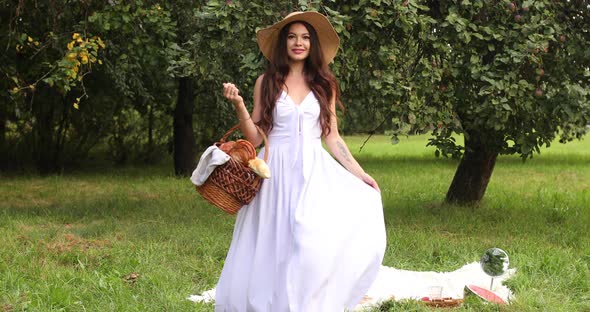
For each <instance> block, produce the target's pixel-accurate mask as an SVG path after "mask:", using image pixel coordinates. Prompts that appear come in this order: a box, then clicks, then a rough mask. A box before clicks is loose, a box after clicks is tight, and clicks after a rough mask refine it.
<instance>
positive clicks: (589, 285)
mask: <svg viewBox="0 0 590 312" xmlns="http://www.w3.org/2000/svg"><path fill="white" fill-rule="evenodd" d="M346 139H347V141H348V143H349V146H350V148H351V150H352V151H353V153H355V155H356V156H357V159H358V160H359V162H360V163H361V164H362V165H363V167H364V168H365V170H366V171H367V172H369V173H370V174H372V175H373V176H374V177H375V179H376V180H377V181H378V182H379V184H380V186H381V189H382V193H383V201H384V209H385V216H386V225H387V233H388V247H387V251H386V255H385V259H384V264H385V265H388V266H393V267H396V268H400V269H407V270H428V271H431V270H434V271H452V270H455V269H458V268H460V267H461V266H462V265H464V264H466V263H469V262H473V261H477V260H478V259H479V257H480V256H481V254H482V253H483V251H484V250H485V249H487V248H489V247H492V246H495V247H500V248H502V249H504V250H506V251H507V252H508V253H509V255H510V260H511V267H513V268H516V269H517V270H518V272H517V274H516V276H515V277H514V278H512V279H511V280H509V281H508V285H509V287H510V288H511V289H512V291H513V292H514V294H515V296H516V300H515V301H514V302H513V303H512V304H511V305H509V306H506V307H501V308H498V307H496V306H492V305H483V304H477V303H470V304H466V305H464V306H463V307H462V308H460V309H457V310H458V311H482V310H488V311H499V310H501V311H590V268H589V267H590V236H589V235H588V233H587V232H588V229H589V228H590V226H589V224H590V141H589V140H588V139H587V140H585V141H576V142H572V143H568V144H567V145H561V144H556V145H555V146H553V147H551V148H550V149H547V150H542V154H541V155H536V156H535V157H534V158H533V159H532V160H529V161H527V162H524V163H523V162H522V161H521V160H520V159H519V158H518V157H513V156H511V157H501V158H500V159H499V161H498V163H497V165H496V169H495V171H494V174H493V176H492V180H491V182H490V185H489V187H488V190H487V193H486V196H485V199H484V201H483V202H482V203H481V205H480V206H479V207H477V208H473V207H456V206H449V205H444V204H442V201H443V199H444V196H445V192H446V190H447V187H448V186H449V184H450V182H451V180H452V178H453V174H454V171H455V168H456V166H457V161H455V160H450V159H436V158H434V156H433V149H431V148H425V147H424V145H425V144H426V142H427V137H426V136H416V137H410V138H401V141H400V143H399V144H397V145H391V144H390V143H389V138H388V137H385V136H377V137H374V138H372V139H371V140H370V141H369V142H368V143H367V145H366V146H365V147H364V149H363V150H362V151H361V152H359V146H360V145H361V144H362V142H363V141H364V139H365V137H361V136H359V137H348V138H346ZM171 171H172V170H171V168H170V165H169V164H165V165H161V166H157V167H156V166H154V167H125V168H111V167H105V168H98V169H93V170H86V171H83V172H72V173H68V174H65V175H61V176H49V177H39V176H30V175H29V176H0V236H1V237H2V238H1V243H0V244H1V245H0V307H1V310H0V311H2V312H5V311H24V310H26V311H211V310H212V306H211V305H204V304H194V303H192V302H190V301H188V300H186V297H187V296H188V295H190V294H195V293H200V292H201V291H203V290H207V289H209V288H211V287H213V286H214V285H215V282H216V281H217V277H218V275H219V273H220V271H221V268H222V265H223V260H224V258H225V255H226V252H227V248H228V246H229V242H230V239H231V234H232V227H233V222H234V218H233V217H231V216H228V215H225V214H223V213H222V212H220V211H218V210H216V209H215V208H213V207H211V206H209V205H208V204H206V203H204V201H203V200H201V199H200V198H199V197H198V195H197V193H196V192H195V190H194V188H193V187H192V186H191V184H190V181H189V180H188V179H186V178H183V179H178V178H176V177H174V176H172V175H171ZM380 310H381V311H405V310H411V311H421V310H423V311H430V309H429V308H426V307H425V306H423V305H421V304H420V303H418V302H399V303H394V302H389V303H386V304H384V305H383V306H382V307H381V309H380Z"/></svg>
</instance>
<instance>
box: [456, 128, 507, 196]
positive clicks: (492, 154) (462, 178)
mask: <svg viewBox="0 0 590 312" xmlns="http://www.w3.org/2000/svg"><path fill="white" fill-rule="evenodd" d="M497 157H498V152H497V151H495V150H493V149H490V148H489V147H488V146H486V144H484V143H483V142H482V140H481V137H479V136H477V135H466V137H465V153H464V154H463V158H462V159H461V163H460V164H459V167H458V168H457V171H456V172H455V177H454V178H453V182H452V183H451V186H450V187H449V190H448V192H447V198H446V201H447V202H448V203H455V204H462V205H464V204H476V203H478V202H479V201H480V200H481V199H482V198H483V195H484V194H485V192H486V188H487V187H488V183H489V182H490V178H491V177H492V172H493V171H494V166H495V164H496V158H497Z"/></svg>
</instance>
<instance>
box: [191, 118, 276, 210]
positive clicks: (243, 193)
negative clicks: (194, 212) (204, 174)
mask: <svg viewBox="0 0 590 312" xmlns="http://www.w3.org/2000/svg"><path fill="white" fill-rule="evenodd" d="M239 126H240V125H239V124H237V125H235V126H233V127H232V128H231V129H229V130H228V131H227V133H226V134H225V135H224V136H223V137H222V138H221V140H219V142H217V143H215V145H216V146H219V145H221V144H222V143H225V142H226V140H227V138H228V137H229V135H230V134H231V133H232V132H234V131H236V130H237V129H238V128H239ZM256 128H257V129H258V132H259V133H260V134H261V135H262V139H263V141H264V146H265V152H264V161H265V162H268V141H267V139H266V135H265V134H264V132H263V131H262V130H261V129H260V128H259V127H258V126H256ZM262 180H263V179H262V178H261V177H260V176H259V175H257V174H256V173H254V171H253V170H252V169H250V168H249V167H247V166H244V165H243V164H242V163H240V162H238V161H236V160H234V159H233V158H230V160H229V161H228V162H226V163H225V164H223V165H221V166H218V167H217V168H215V170H213V172H212V173H211V175H209V177H208V178H207V181H205V183H203V184H202V185H200V186H197V187H196V188H197V192H199V193H200V194H201V195H202V196H203V198H205V200H207V201H208V202H210V203H211V204H213V205H214V206H216V207H218V208H220V209H221V210H223V211H225V212H227V213H229V214H235V213H237V212H238V211H239V210H240V208H241V207H242V206H244V205H247V204H248V203H250V202H251V201H252V199H253V198H254V196H256V193H258V190H260V187H261V186H262Z"/></svg>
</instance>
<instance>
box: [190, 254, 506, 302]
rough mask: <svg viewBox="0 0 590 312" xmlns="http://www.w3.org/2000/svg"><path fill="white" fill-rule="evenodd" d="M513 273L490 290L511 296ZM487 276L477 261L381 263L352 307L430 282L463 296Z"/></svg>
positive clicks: (406, 294) (416, 293) (419, 289)
mask: <svg viewBox="0 0 590 312" xmlns="http://www.w3.org/2000/svg"><path fill="white" fill-rule="evenodd" d="M515 273H516V269H509V270H508V271H507V272H506V273H504V275H502V276H498V277H495V278H494V283H493V287H492V289H491V290H492V291H493V292H494V293H495V294H496V295H498V296H499V297H500V298H502V299H504V301H506V302H510V300H511V299H512V298H513V295H512V292H511V291H510V289H508V287H506V286H504V285H503V282H504V281H505V280H507V279H509V278H510V277H512V276H513V275H514V274H515ZM490 282H491V277H490V276H488V275H487V274H485V273H484V272H483V270H482V269H481V266H480V264H479V263H478V262H472V263H468V264H466V265H464V266H463V267H461V268H460V269H458V270H455V271H452V272H432V271H407V270H399V269H396V268H392V267H387V266H381V268H380V270H379V274H378V275H377V279H376V280H375V282H373V285H372V286H371V288H370V289H369V291H368V292H367V297H368V298H367V299H368V300H364V302H363V303H362V304H359V305H357V306H356V307H355V309H354V310H355V311H362V310H364V309H365V308H368V307H372V306H376V305H378V304H379V303H380V302H382V301H386V300H390V299H392V298H394V299H395V300H400V299H416V300H420V298H422V297H428V296H429V295H430V293H429V292H430V287H431V286H442V297H452V298H454V299H461V298H463V288H464V287H465V285H476V286H479V287H482V288H485V289H489V288H490ZM187 299H188V300H191V301H193V302H205V303H206V302H213V301H215V288H213V289H210V290H207V291H205V292H203V293H202V294H200V295H191V296H189V297H188V298H187Z"/></svg>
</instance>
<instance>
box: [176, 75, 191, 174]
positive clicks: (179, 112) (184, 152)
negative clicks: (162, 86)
mask: <svg viewBox="0 0 590 312" xmlns="http://www.w3.org/2000/svg"><path fill="white" fill-rule="evenodd" d="M193 110H194V97H193V81H192V79H191V78H188V77H183V78H180V79H179V81H178V98H177V100H176V109H175V110H174V172H175V173H176V174H177V175H183V176H189V175H190V174H191V173H192V171H193V170H194V168H195V152H196V151H195V139H194V134H193Z"/></svg>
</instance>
